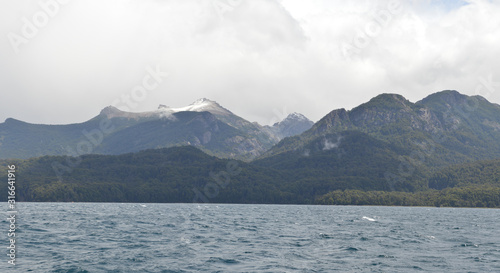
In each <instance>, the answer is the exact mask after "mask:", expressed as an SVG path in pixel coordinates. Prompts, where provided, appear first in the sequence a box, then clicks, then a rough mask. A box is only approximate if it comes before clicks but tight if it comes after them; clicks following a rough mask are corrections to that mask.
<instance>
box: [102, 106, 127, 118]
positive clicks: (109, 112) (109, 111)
mask: <svg viewBox="0 0 500 273" xmlns="http://www.w3.org/2000/svg"><path fill="white" fill-rule="evenodd" d="M122 113H123V111H121V110H119V109H118V108H116V107H114V106H107V107H104V109H102V110H101V113H100V115H105V116H107V117H110V116H116V115H120V114H122Z"/></svg>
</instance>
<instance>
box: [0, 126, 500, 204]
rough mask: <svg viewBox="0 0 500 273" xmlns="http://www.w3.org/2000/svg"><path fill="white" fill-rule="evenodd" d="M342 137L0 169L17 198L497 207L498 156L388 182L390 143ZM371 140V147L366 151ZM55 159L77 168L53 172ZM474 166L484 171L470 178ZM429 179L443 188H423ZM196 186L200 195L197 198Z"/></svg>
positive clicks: (50, 160) (49, 159)
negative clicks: (259, 154) (298, 151)
mask: <svg viewBox="0 0 500 273" xmlns="http://www.w3.org/2000/svg"><path fill="white" fill-rule="evenodd" d="M342 139H343V142H344V144H343V145H344V146H343V145H342V144H341V145H339V147H338V148H333V149H331V150H328V151H323V150H314V149H310V150H309V155H308V156H304V155H303V156H298V155H295V157H294V156H293V155H288V156H287V157H283V158H277V160H276V161H275V162H271V161H269V160H270V159H265V160H262V161H258V162H255V163H246V162H242V161H231V160H226V159H219V158H216V157H212V156H209V155H207V154H205V153H203V152H201V151H200V150H198V149H196V148H194V147H191V146H185V147H174V148H166V149H156V150H147V151H141V152H138V153H132V154H125V155H118V156H105V155H86V156H82V157H81V158H71V157H61V156H44V157H40V158H35V159H28V160H14V161H12V160H10V161H8V162H7V161H0V173H2V177H1V179H2V180H4V181H6V180H7V177H6V173H7V171H6V169H7V164H16V165H17V172H16V174H17V182H16V187H17V188H16V194H17V200H18V201H42V202H44V201H52V202H54V201H59V202H167V203H174V202H175V203H176V202H193V201H196V202H204V201H209V202H213V203H273V204H330V205H398V206H466V207H500V183H499V182H498V175H497V171H498V170H499V169H500V160H495V161H485V162H476V163H472V164H467V165H461V166H453V167H450V168H448V169H443V170H442V171H440V172H436V173H435V174H434V175H432V176H431V178H429V179H424V174H423V173H422V172H420V171H416V172H415V175H414V176H413V177H412V179H411V180H410V179H408V180H407V184H401V185H394V188H391V187H390V185H388V184H387V181H386V180H385V179H384V177H383V173H382V172H381V171H380V170H384V169H389V170H390V169H394V167H393V166H392V165H396V166H397V164H396V163H397V161H395V160H396V159H395V158H393V157H392V156H391V150H394V149H395V148H394V147H391V146H390V145H384V144H383V143H382V142H379V141H377V140H375V139H373V138H370V137H368V136H366V135H364V134H362V133H359V132H350V133H346V134H345V135H343V136H342ZM356 143H358V144H356ZM372 145H374V147H377V149H367V147H373V146H372ZM313 146H314V145H313V144H312V146H311V147H310V148H313ZM342 147H344V148H346V149H345V150H339V149H343V148H342ZM348 147H351V148H348ZM381 151H385V153H384V152H381ZM391 160H392V161H391ZM55 162H57V163H64V164H68V162H73V163H74V164H75V166H74V167H73V168H71V169H70V170H69V171H68V170H66V171H65V172H63V173H62V176H60V177H58V176H57V172H56V171H55V170H54V169H53V165H54V163H55ZM346 162H347V163H348V164H349V165H348V166H350V167H345V166H346V165H343V164H346ZM342 166H344V167H342ZM230 170H232V171H230ZM478 172H480V173H481V174H482V176H481V177H480V178H479V179H474V178H475V177H476V175H477V173H478ZM454 174H459V175H457V176H455V175H454ZM427 181H428V183H429V185H430V186H431V187H432V186H433V185H434V184H436V185H440V187H443V189H442V190H436V189H432V188H429V187H427V184H425V183H424V182H427ZM442 181H446V183H448V184H443V182H442ZM433 183H434V184H433ZM392 189H395V190H397V191H392ZM197 192H201V193H202V194H203V195H204V198H206V199H203V198H197V197H196V196H197V195H196V194H197ZM5 198H6V196H0V200H1V201H6V199H5Z"/></svg>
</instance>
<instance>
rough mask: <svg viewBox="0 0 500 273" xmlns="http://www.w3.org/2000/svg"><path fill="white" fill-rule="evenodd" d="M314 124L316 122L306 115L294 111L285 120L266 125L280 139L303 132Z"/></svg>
mask: <svg viewBox="0 0 500 273" xmlns="http://www.w3.org/2000/svg"><path fill="white" fill-rule="evenodd" d="M313 125H314V122H312V121H311V120H309V119H308V118H306V117H305V116H304V115H302V114H299V113H292V114H290V115H288V116H287V117H286V118H285V119H284V120H282V121H280V122H276V123H275V124H273V125H272V126H265V127H266V129H268V130H269V131H270V132H271V134H273V135H275V136H276V137H277V138H279V139H283V138H285V137H289V136H295V135H299V134H302V133H303V132H305V131H307V130H309V129H311V127H312V126H313Z"/></svg>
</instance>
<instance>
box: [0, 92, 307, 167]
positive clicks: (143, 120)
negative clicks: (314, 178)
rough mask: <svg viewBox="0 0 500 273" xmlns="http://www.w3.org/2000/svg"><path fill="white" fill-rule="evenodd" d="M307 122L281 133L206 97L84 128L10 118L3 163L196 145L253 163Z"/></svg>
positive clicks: (103, 117) (2, 136)
mask: <svg viewBox="0 0 500 273" xmlns="http://www.w3.org/2000/svg"><path fill="white" fill-rule="evenodd" d="M304 118H305V117H304ZM304 118H301V119H296V120H295V119H293V118H289V119H288V120H287V119H285V121H283V122H284V124H283V126H281V127H280V128H279V129H276V130H270V129H269V128H268V127H266V126H261V125H259V124H257V123H252V122H249V121H247V120H245V119H243V118H241V117H239V116H237V115H235V114H233V113H232V112H231V111H229V110H227V109H225V108H224V107H222V106H221V105H219V104H218V103H217V102H215V101H211V100H209V99H205V98H203V99H199V100H197V101H195V102H193V103H192V104H190V105H188V106H186V107H180V108H172V107H168V106H165V105H160V107H158V109H157V110H155V111H150V112H142V113H132V112H125V111H121V110H119V109H117V108H115V107H113V106H108V107H106V108H104V109H103V110H102V111H101V112H100V114H99V115H98V116H96V117H94V118H92V119H91V120H89V121H86V122H83V123H79V124H69V125H41V124H30V123H26V122H22V121H18V120H15V119H11V118H9V119H7V120H6V121H5V122H4V123H0V159H2V158H3V159H6V158H21V159H23V158H30V157H37V156H44V155H72V156H77V155H83V154H90V153H97V154H122V153H128V152H136V151H140V150H144V149H152V148H165V147H172V146H180V145H192V146H195V147H198V148H200V149H201V150H203V151H204V152H206V153H208V154H210V155H215V156H218V157H222V158H236V159H242V160H247V161H248V160H251V159H253V158H255V157H257V156H259V155H261V154H262V153H263V152H265V151H266V150H268V149H269V148H271V147H272V146H273V145H274V144H276V143H277V142H278V141H279V140H281V139H282V138H283V136H285V135H289V134H292V133H293V132H297V133H299V132H301V131H300V129H301V128H304V122H305V120H307V119H304ZM295 122H296V123H297V125H294V123H295Z"/></svg>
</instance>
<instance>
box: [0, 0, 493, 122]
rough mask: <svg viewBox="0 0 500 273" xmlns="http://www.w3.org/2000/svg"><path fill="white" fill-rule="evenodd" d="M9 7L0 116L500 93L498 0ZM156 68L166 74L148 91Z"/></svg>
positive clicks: (0, 43)
mask: <svg viewBox="0 0 500 273" xmlns="http://www.w3.org/2000/svg"><path fill="white" fill-rule="evenodd" d="M44 14H45V15H44ZM0 18H1V19H0V21H1V24H0V34H1V37H2V39H0V62H1V64H2V65H1V66H0V89H1V90H2V99H1V100H0V107H1V109H2V111H1V113H0V121H3V120H5V119H6V118H8V117H13V118H17V119H21V120H24V121H28V122H33V123H49V124H57V123H74V122H81V121H84V120H86V119H89V118H91V117H93V116H95V115H96V114H97V113H98V112H99V111H100V110H101V109H102V108H104V107H106V106H108V105H111V104H113V102H114V101H116V100H117V99H120V100H121V98H122V96H124V95H125V96H130V99H132V100H133V103H134V105H135V106H134V107H131V108H133V109H131V110H133V111H136V112H138V111H149V110H152V109H156V107H157V106H158V104H166V105H169V106H172V107H180V106H184V105H187V104H189V103H191V102H193V101H194V100H196V99H198V98H202V97H206V98H210V99H212V100H216V101H217V102H219V103H220V104H221V105H223V106H224V107H226V108H228V109H230V110H232V111H233V112H234V113H236V114H238V115H240V116H242V117H244V118H246V119H249V120H251V121H257V122H259V123H261V124H269V123H270V122H272V121H275V120H276V117H275V115H276V112H280V113H281V112H282V109H286V110H287V111H289V112H290V113H291V112H300V113H303V114H305V115H306V116H307V117H309V118H310V119H313V120H315V121H316V120H318V119H320V118H321V117H322V116H324V115H325V114H327V113H328V112H330V111H331V110H333V109H335V108H340V107H345V108H352V107H354V106H356V105H359V104H361V103H363V102H366V101H368V100H369V99H370V98H371V97H373V96H375V95H377V94H379V93H383V92H391V93H399V94H402V95H403V96H405V97H407V98H408V99H410V100H411V101H416V100H419V99H421V98H423V97H424V96H426V95H428V94H430V93H432V92H436V91H440V90H444V89H456V90H458V91H460V92H462V93H465V94H469V95H474V94H476V93H478V94H482V95H483V96H485V97H486V98H487V99H488V100H490V101H492V102H497V103H499V102H500V84H499V83H498V82H500V75H499V74H498V73H499V72H498V71H500V64H499V62H498V61H497V58H496V57H497V56H499V53H500V1H487V0H474V1H472V0H471V1H426V0H421V1H367V0H359V1H350V2H349V3H345V1H336V0H328V1H327V0H312V1H301V0H280V1H279V0H252V1H250V0H213V1H212V0H210V1H202V0H183V1H181V0H165V1H160V0H129V1H123V0H101V1H98V0H86V1H83V0H72V1H70V0H65V1H62V0H41V1H40V2H36V1H29V0H17V1H7V2H4V3H2V4H1V9H0ZM157 66H159V67H161V70H162V71H164V73H168V77H166V78H164V79H163V80H162V81H161V82H159V84H158V86H155V88H152V89H151V90H149V89H147V88H145V89H144V90H145V91H141V90H139V89H137V88H138V86H139V87H141V86H142V87H144V86H145V85H144V78H145V77H146V76H147V75H148V73H149V72H148V68H151V67H153V68H156V67H157ZM147 83H148V82H146V84H147ZM149 83H150V84H151V85H152V84H153V83H154V82H149ZM146 86H148V85H146ZM141 92H142V93H141ZM134 96H135V99H134ZM122 105H123V104H122ZM122 110H125V109H123V108H122Z"/></svg>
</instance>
